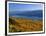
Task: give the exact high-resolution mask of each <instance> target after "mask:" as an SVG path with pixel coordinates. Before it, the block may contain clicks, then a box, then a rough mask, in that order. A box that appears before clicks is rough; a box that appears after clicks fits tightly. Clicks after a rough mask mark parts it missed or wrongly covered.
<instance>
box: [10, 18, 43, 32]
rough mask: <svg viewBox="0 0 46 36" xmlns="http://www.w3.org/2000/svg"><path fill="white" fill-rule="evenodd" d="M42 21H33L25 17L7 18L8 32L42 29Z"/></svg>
mask: <svg viewBox="0 0 46 36" xmlns="http://www.w3.org/2000/svg"><path fill="white" fill-rule="evenodd" d="M42 27H43V23H42V21H40V20H37V21H33V20H32V19H25V18H16V17H10V18H9V32H31V31H42V30H43V29H42Z"/></svg>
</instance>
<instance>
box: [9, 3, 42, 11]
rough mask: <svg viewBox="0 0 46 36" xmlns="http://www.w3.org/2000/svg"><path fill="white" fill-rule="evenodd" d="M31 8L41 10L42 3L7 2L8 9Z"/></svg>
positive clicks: (23, 9) (22, 9) (25, 9)
mask: <svg viewBox="0 0 46 36" xmlns="http://www.w3.org/2000/svg"><path fill="white" fill-rule="evenodd" d="M33 10H42V5H41V4H18V3H9V11H33Z"/></svg>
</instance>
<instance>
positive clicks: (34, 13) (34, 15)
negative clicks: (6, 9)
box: [9, 10, 43, 19]
mask: <svg viewBox="0 0 46 36" xmlns="http://www.w3.org/2000/svg"><path fill="white" fill-rule="evenodd" d="M9 16H15V17H25V18H33V19H42V17H43V12H42V10H36V11H11V12H10V13H9Z"/></svg>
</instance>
